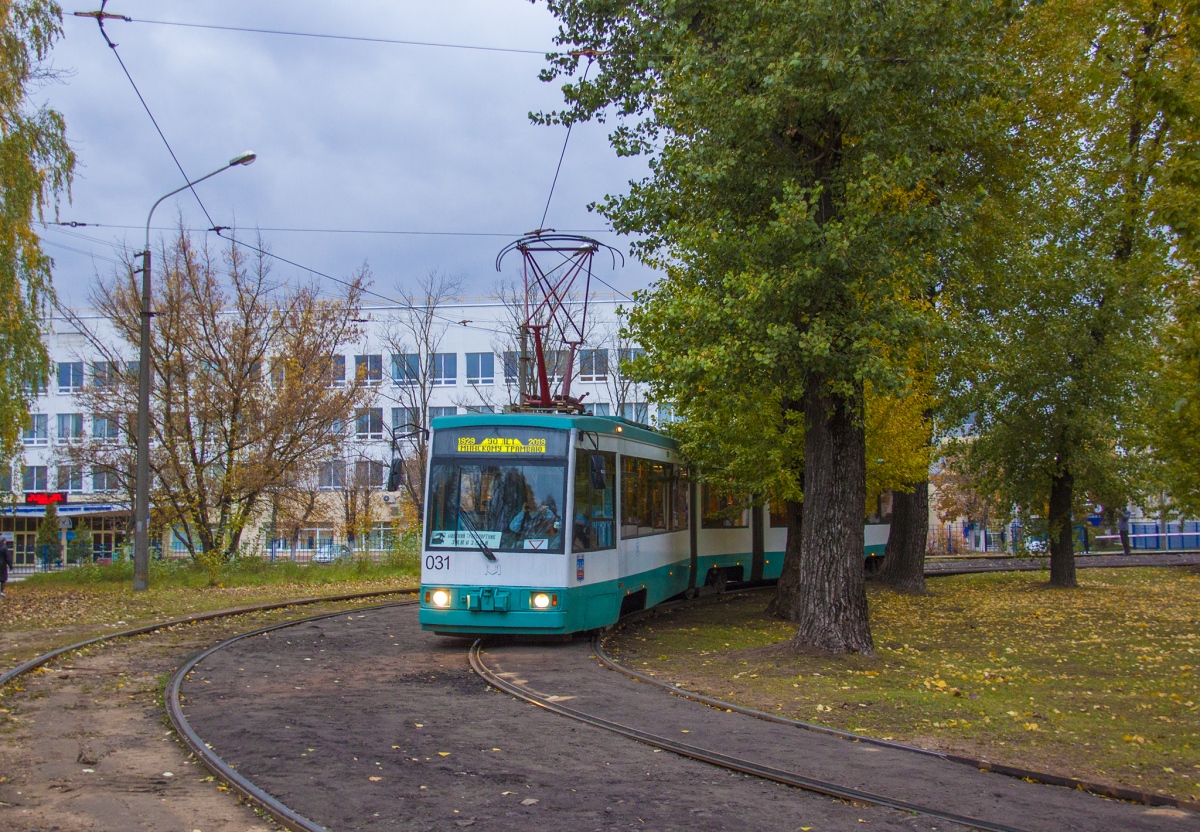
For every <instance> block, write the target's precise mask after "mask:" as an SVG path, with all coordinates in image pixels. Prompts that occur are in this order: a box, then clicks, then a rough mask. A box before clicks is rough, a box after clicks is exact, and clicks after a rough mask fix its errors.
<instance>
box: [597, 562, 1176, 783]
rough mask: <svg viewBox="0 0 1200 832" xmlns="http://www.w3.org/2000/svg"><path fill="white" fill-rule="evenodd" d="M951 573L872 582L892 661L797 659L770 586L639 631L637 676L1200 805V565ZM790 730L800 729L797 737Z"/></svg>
mask: <svg viewBox="0 0 1200 832" xmlns="http://www.w3.org/2000/svg"><path fill="white" fill-rule="evenodd" d="M1046 580H1047V573H1045V572H1040V573H1039V572H1032V573H1030V572H1026V573H998V574H989V575H963V576H955V577H948V578H937V579H934V580H932V581H930V582H929V587H930V593H929V594H928V595H925V596H908V595H900V594H896V593H893V592H889V591H886V590H883V589H880V588H879V587H876V586H870V587H868V593H867V594H868V596H869V598H870V609H871V613H870V614H871V631H872V634H873V635H874V639H875V647H876V650H877V655H876V656H875V657H874V658H866V657H862V656H845V657H830V656H813V655H806V654H799V653H796V652H794V651H792V650H790V649H789V648H788V646H787V642H788V640H789V639H790V637H791V636H792V634H793V633H794V628H793V627H792V626H791V625H790V624H787V623H785V622H782V621H778V620H775V619H772V618H768V617H766V616H764V615H763V614H762V610H763V609H764V607H765V606H766V603H767V601H768V600H769V598H770V596H769V594H762V593H755V594H750V595H743V596H738V597H734V598H731V599H728V600H725V601H722V602H719V603H715V604H708V605H700V606H697V607H694V608H692V609H689V610H684V611H679V612H674V613H670V614H666V615H662V616H656V617H653V618H649V619H646V620H644V621H642V622H641V623H636V624H633V625H631V626H629V627H628V628H626V629H625V630H623V631H621V632H619V633H618V634H617V635H616V636H614V637H612V638H610V639H609V642H608V644H609V647H610V649H611V650H612V652H613V653H614V655H615V656H616V657H617V658H618V659H619V660H620V661H621V662H623V663H624V664H626V665H627V666H630V667H633V668H635V669H638V670H643V671H649V672H652V673H654V674H655V675H656V676H657V677H659V678H661V679H663V680H664V681H668V682H672V683H680V684H684V685H685V686H686V687H687V688H688V689H689V690H692V691H696V692H699V693H703V694H707V695H709V696H714V697H719V698H721V699H725V700H729V701H733V702H737V703H739V704H742V705H745V706H748V707H752V708H757V709H760V710H765V711H771V712H774V713H778V714H782V715H785V716H789V717H792V718H795V719H800V720H804V721H806V722H813V723H818V724H821V725H827V726H830V727H834V728H840V729H844V730H849V731H855V732H858V733H861V734H865V735H868V736H872V737H880V738H884V739H894V740H897V741H901V742H905V743H909V744H913V745H919V746H922V747H925V748H931V749H939V750H943V751H953V752H957V753H961V754H965V755H969V756H973V757H977V758H982V759H986V760H989V761H993V762H998V763H1007V764H1009V765H1016V766H1021V767H1024V768H1029V769H1035V770H1041V771H1052V772H1055V773H1060V774H1067V775H1070V776H1074V777H1078V778H1080V779H1087V780H1094V781H1100V782H1106V783H1114V784H1120V785H1125V786H1129V787H1132V788H1137V789H1141V790H1143V791H1155V792H1160V793H1165V794H1171V795H1175V796H1177V797H1183V798H1190V799H1192V800H1200V782H1198V781H1200V687H1198V686H1197V682H1196V667H1197V666H1198V665H1200V569H1196V568H1194V567H1193V568H1173V569H1172V568H1144V569H1142V568H1131V569H1111V570H1102V569H1089V570H1087V571H1082V572H1080V588H1079V589H1078V590H1075V591H1070V590H1059V589H1052V588H1050V587H1049V586H1048V585H1047V584H1046ZM781 730H786V729H782V728H781Z"/></svg>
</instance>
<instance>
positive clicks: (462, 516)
mask: <svg viewBox="0 0 1200 832" xmlns="http://www.w3.org/2000/svg"><path fill="white" fill-rule="evenodd" d="M458 519H459V521H460V522H462V521H465V522H466V524H467V531H469V532H470V533H471V537H473V538H475V545H476V546H478V547H479V551H481V552H483V556H484V557H485V558H487V559H488V560H490V561H492V562H493V563H495V562H496V555H495V553H493V552H492V550H491V549H489V548H488V546H487V544H486V543H484V542H483V538H482V537H480V536H479V530H478V529H476V528H475V523H474V522H472V521H471V518H470V517H469V516H468V515H467V514H466V513H465V512H464V511H463V510H462V509H461V508H460V509H459V510H458Z"/></svg>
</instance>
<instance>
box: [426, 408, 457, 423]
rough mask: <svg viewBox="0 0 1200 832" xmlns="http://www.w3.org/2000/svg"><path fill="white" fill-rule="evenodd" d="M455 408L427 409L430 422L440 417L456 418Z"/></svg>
mask: <svg viewBox="0 0 1200 832" xmlns="http://www.w3.org/2000/svg"><path fill="white" fill-rule="evenodd" d="M457 415H458V408H457V407H431V408H429V418H430V420H433V419H437V418H439V417H441V416H457Z"/></svg>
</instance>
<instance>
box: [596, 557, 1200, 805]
mask: <svg viewBox="0 0 1200 832" xmlns="http://www.w3.org/2000/svg"><path fill="white" fill-rule="evenodd" d="M1185 565H1187V564H1185ZM975 571H979V570H975ZM958 574H964V573H959V572H946V573H935V574H933V575H927V576H926V577H950V576H952V575H958ZM765 588H766V587H753V588H750V589H736V588H735V589H733V590H731V591H730V592H728V593H726V595H732V594H733V593H735V592H748V591H754V590H759V589H765ZM718 597H720V596H714V600H715V598H718ZM686 603H694V602H675V603H671V604H662V605H659V606H657V607H651V608H650V609H648V610H639V611H638V612H636V613H633V614H631V615H628V616H626V617H625V618H623V619H621V621H619V622H618V623H617V625H616V627H614V629H613V630H612V631H610V632H607V633H597V634H596V635H595V636H593V638H592V650H593V652H594V653H595V655H596V659H597V660H598V661H599V662H600V664H602V665H603V666H604V667H606V668H608V669H609V670H612V671H615V672H617V673H620V674H621V675H622V676H625V677H627V678H629V679H633V680H634V681H637V682H642V683H644V684H648V685H652V686H654V687H657V688H660V689H662V690H664V691H666V692H667V693H670V694H671V695H673V696H678V697H680V698H681V699H687V700H689V701H692V702H697V703H699V704H701V705H707V706H709V707H711V708H716V709H718V710H722V711H729V712H733V713H740V714H745V715H746V716H751V717H754V718H755V719H761V720H763V721H765V722H773V723H775V724H778V725H786V726H788V727H791V728H798V729H802V730H805V731H812V732H815V733H819V734H825V735H827V736H832V737H838V738H840V739H843V740H847V741H849V742H860V743H867V744H870V745H875V746H879V747H880V748H890V749H894V750H897V751H903V752H906V753H910V754H918V755H921V756H925V757H934V758H937V759H940V760H945V761H947V762H951V763H958V764H960V765H965V766H970V767H971V768H974V769H978V770H979V771H987V772H991V773H993V774H1002V775H1005V776H1006V777H1014V778H1016V779H1018V780H1026V781H1029V782H1033V783H1043V784H1045V785H1048V786H1061V787H1063V788H1068V789H1076V790H1078V791H1084V792H1089V793H1091V794H1094V795H1098V796H1100V797H1108V798H1112V799H1114V800H1124V801H1128V802H1130V803H1141V804H1143V805H1146V806H1168V807H1172V808H1175V809H1186V810H1189V811H1192V812H1200V802H1197V801H1194V800H1184V799H1182V798H1177V797H1172V796H1169V795H1161V794H1154V793H1153V792H1146V791H1140V790H1138V789H1130V788H1126V787H1124V786H1113V785H1109V784H1106V783H1097V782H1094V781H1090V780H1080V779H1078V778H1075V777H1068V776H1065V775H1061V774H1054V773H1052V772H1045V771H1035V770H1033V769H1026V768H1020V767H1018V766H1010V765H1005V764H1003V763H996V762H993V761H990V760H983V759H980V758H977V757H968V756H965V755H962V754H951V753H948V752H944V751H935V750H932V749H929V748H921V747H919V746H915V745H906V744H904V743H899V742H894V741H892V740H882V739H878V738H877V737H869V736H866V735H864V734H855V733H854V732H852V731H842V730H839V729H837V728H830V727H828V726H825V725H817V724H815V723H812V722H804V721H803V720H798V719H789V718H788V717H784V716H779V715H778V714H772V713H769V712H767V711H761V710H756V709H754V708H747V707H746V706H744V705H738V704H737V703H735V702H727V701H725V700H723V699H717V698H715V697H711V696H705V695H703V694H699V693H695V692H693V691H689V690H686V689H684V688H680V687H676V686H675V685H671V684H669V683H667V682H664V681H662V680H661V679H658V678H656V677H654V676H651V675H650V674H648V673H642V672H640V671H637V670H634V669H633V668H630V667H626V666H625V665H623V664H621V663H620V662H618V661H617V660H616V659H614V658H613V657H612V656H610V655H609V654H608V651H606V650H605V649H604V641H605V639H606V638H607V637H609V636H611V635H612V634H613V633H615V632H616V630H617V629H619V628H621V627H623V626H625V625H626V624H630V623H632V622H634V621H637V620H641V619H643V618H651V617H655V616H657V615H660V614H664V613H669V612H673V611H674V610H677V609H680V607H681V605H682V604H686Z"/></svg>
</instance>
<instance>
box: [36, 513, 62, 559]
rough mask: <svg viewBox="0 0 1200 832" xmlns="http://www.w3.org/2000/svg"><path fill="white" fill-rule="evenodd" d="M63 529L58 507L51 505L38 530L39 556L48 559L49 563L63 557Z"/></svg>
mask: <svg viewBox="0 0 1200 832" xmlns="http://www.w3.org/2000/svg"><path fill="white" fill-rule="evenodd" d="M61 539H62V529H61V528H59V525H58V506H57V505H55V504H54V503H50V504H49V505H47V506H46V513H45V515H43V517H42V520H41V522H40V523H38V528H37V541H36V542H37V549H38V556H39V557H43V558H46V559H47V561H48V562H56V561H58V559H59V557H60V556H61V555H62V546H61V545H60V542H61Z"/></svg>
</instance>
